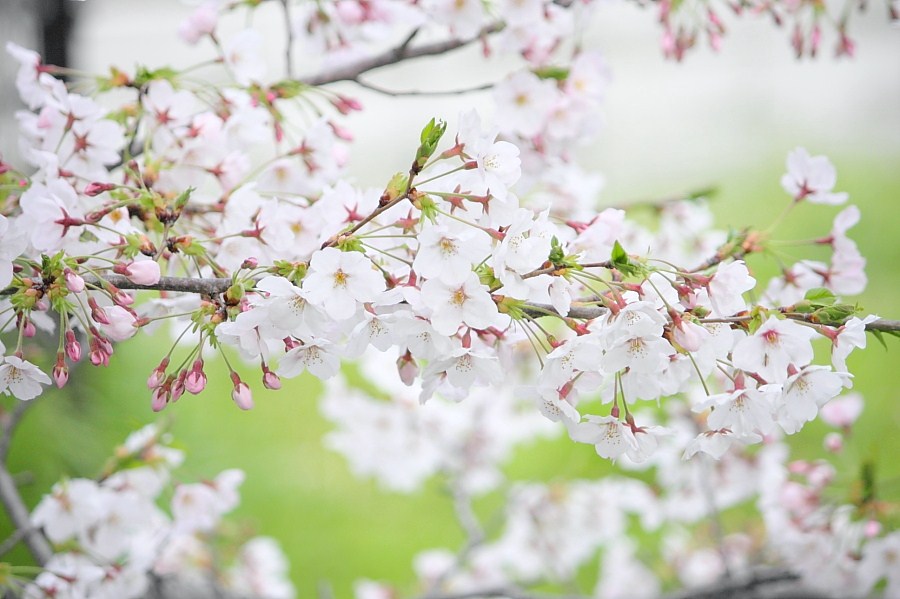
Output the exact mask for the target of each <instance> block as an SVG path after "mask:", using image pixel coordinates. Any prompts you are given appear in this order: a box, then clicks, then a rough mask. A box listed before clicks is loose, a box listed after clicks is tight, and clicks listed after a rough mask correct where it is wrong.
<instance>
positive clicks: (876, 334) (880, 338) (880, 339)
mask: <svg viewBox="0 0 900 599" xmlns="http://www.w3.org/2000/svg"><path fill="white" fill-rule="evenodd" d="M868 332H869V333H872V335H873V336H874V337H875V338H876V339H878V342H879V343H880V344H881V347H883V348H884V349H885V350H887V348H888V346H887V343H885V342H884V335H882V334H881V331H868Z"/></svg>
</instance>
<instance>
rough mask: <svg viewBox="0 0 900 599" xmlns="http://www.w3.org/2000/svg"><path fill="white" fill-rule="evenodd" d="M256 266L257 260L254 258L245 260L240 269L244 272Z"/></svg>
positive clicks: (257, 264)
mask: <svg viewBox="0 0 900 599" xmlns="http://www.w3.org/2000/svg"><path fill="white" fill-rule="evenodd" d="M257 266H259V260H257V259H256V258H247V259H246V260H244V261H243V262H241V268H242V269H244V270H249V269H252V268H256V267H257Z"/></svg>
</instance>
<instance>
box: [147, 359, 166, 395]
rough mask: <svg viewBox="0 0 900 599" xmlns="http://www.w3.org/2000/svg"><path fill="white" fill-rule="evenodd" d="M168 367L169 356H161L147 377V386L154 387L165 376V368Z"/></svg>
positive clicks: (158, 384) (160, 382) (157, 385)
mask: <svg viewBox="0 0 900 599" xmlns="http://www.w3.org/2000/svg"><path fill="white" fill-rule="evenodd" d="M168 367H169V358H163V359H162V361H161V362H160V363H159V366H157V367H156V368H155V369H154V370H153V372H152V373H150V378H148V379H147V388H148V389H156V388H157V387H159V386H160V384H162V382H163V381H164V380H165V378H166V368H168Z"/></svg>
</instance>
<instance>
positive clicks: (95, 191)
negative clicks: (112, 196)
mask: <svg viewBox="0 0 900 599" xmlns="http://www.w3.org/2000/svg"><path fill="white" fill-rule="evenodd" d="M116 187H118V185H116V184H114V183H97V182H94V183H88V184H87V187H85V188H84V195H86V196H90V197H94V196H98V195H100V194H101V193H103V192H105V191H109V190H111V189H115V188H116Z"/></svg>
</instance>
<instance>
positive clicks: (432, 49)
mask: <svg viewBox="0 0 900 599" xmlns="http://www.w3.org/2000/svg"><path fill="white" fill-rule="evenodd" d="M501 29H503V24H502V23H493V24H491V25H488V26H486V27H484V28H482V30H481V31H480V32H479V33H478V35H476V36H475V37H471V38H468V39H449V40H444V41H441V42H434V43H431V44H423V45H421V46H415V47H413V46H411V45H410V44H409V41H404V42H403V43H402V44H400V45H399V46H397V47H395V48H389V49H388V50H385V51H384V52H382V53H381V54H376V55H375V56H371V57H369V58H364V59H362V60H358V61H356V62H353V63H350V64H348V65H345V66H343V67H340V68H337V69H330V70H328V71H325V72H323V73H319V74H318V75H313V76H312V77H308V78H306V79H304V80H303V82H304V83H306V84H308V85H325V84H327V83H334V82H336V81H355V80H356V79H357V78H358V77H359V76H360V75H362V74H363V73H367V72H369V71H372V70H374V69H378V68H381V67H386V66H388V65H392V64H396V63H398V62H403V61H404V60H409V59H411V58H420V57H423V56H436V55H438V54H446V53H447V52H450V51H451V50H456V49H457V48H462V47H463V46H468V45H469V44H471V43H473V42H477V41H478V40H480V39H482V38H483V37H485V36H487V35H491V34H492V33H497V32H498V31H500V30H501Z"/></svg>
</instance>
